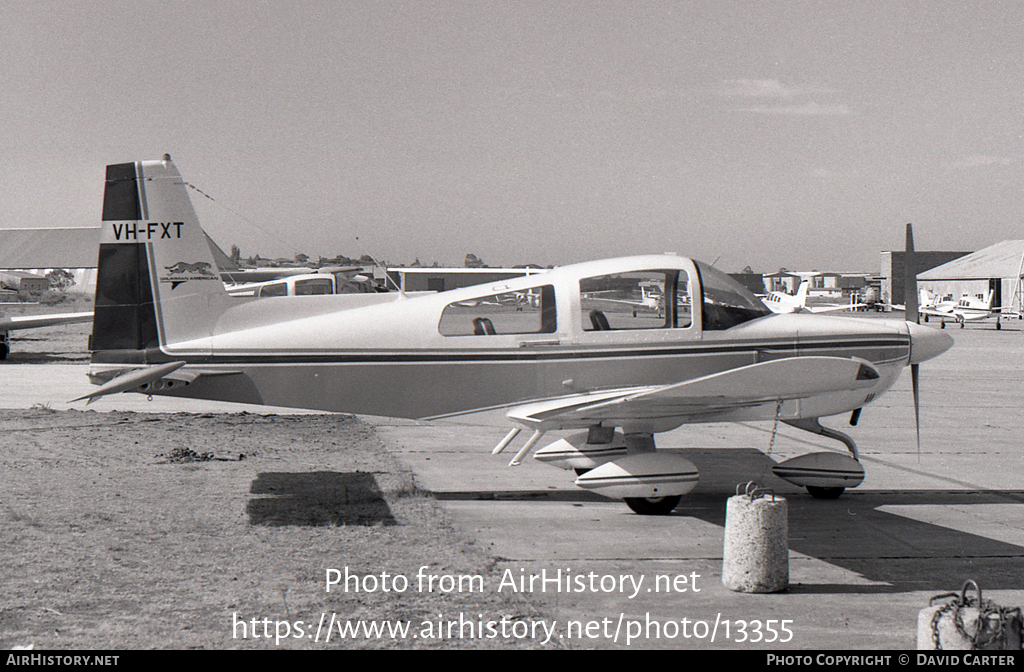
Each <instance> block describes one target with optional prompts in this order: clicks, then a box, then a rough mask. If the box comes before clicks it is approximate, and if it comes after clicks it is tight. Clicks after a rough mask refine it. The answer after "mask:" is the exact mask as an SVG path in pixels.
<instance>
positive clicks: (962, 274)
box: [917, 240, 1024, 314]
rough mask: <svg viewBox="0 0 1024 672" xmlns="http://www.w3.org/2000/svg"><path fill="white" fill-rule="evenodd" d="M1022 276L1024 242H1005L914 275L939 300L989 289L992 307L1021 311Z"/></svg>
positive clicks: (981, 293)
mask: <svg viewBox="0 0 1024 672" xmlns="http://www.w3.org/2000/svg"><path fill="white" fill-rule="evenodd" d="M1022 276H1024V240H1004V241H1003V242H1001V243H996V244H995V245H992V246H990V247H986V248H985V249H983V250H978V251H977V252H973V253H971V254H968V255H966V256H963V257H960V258H958V259H955V260H953V261H950V262H948V263H945V264H942V265H941V266H937V267H935V268H932V269H931V270H928V271H925V272H924V273H920V272H919V273H918V274H917V281H918V286H919V287H923V288H924V289H927V290H928V291H930V292H931V293H932V294H936V295H938V296H940V297H949V298H952V299H959V298H960V297H961V296H963V295H964V294H971V295H976V296H977V295H980V296H981V298H984V296H985V294H986V293H987V292H988V290H989V289H991V290H992V291H993V292H994V293H995V297H994V299H993V301H992V305H993V306H995V307H1000V306H1002V307H1004V308H1009V309H1012V310H1013V311H1014V312H1016V313H1018V314H1020V313H1021V312H1022V311H1021V277H1022Z"/></svg>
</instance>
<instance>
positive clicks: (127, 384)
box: [71, 362, 185, 403]
mask: <svg viewBox="0 0 1024 672" xmlns="http://www.w3.org/2000/svg"><path fill="white" fill-rule="evenodd" d="M183 366H185V362H168V363H167V364H161V365H160V366H148V367H146V368H143V369H131V370H129V371H126V372H125V373H122V374H120V375H119V376H117V377H115V378H112V379H111V380H109V381H107V382H106V383H104V384H103V385H100V386H99V388H97V389H95V390H93V391H92V392H90V393H89V394H85V395H82V396H81V397H78V398H77V399H72V400H71V401H72V402H75V401H81V400H82V399H88V400H89V401H88V402H87V403H92V402H93V401H94V400H95V399H98V398H100V397H104V396H106V395H108V394H117V393H118V392H126V391H128V390H131V389H134V388H136V387H140V386H142V385H145V384H146V383H152V382H154V381H157V380H160V379H161V378H163V377H164V376H167V375H168V374H170V373H173V372H174V371H176V370H178V369H180V368H181V367H183Z"/></svg>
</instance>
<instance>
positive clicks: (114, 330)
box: [91, 154, 229, 361]
mask: <svg viewBox="0 0 1024 672" xmlns="http://www.w3.org/2000/svg"><path fill="white" fill-rule="evenodd" d="M227 296H228V295H227V292H226V291H225V290H224V285H223V283H222V282H221V280H220V275H219V273H218V270H217V264H216V261H215V260H214V255H213V253H212V251H211V249H210V245H209V243H208V239H207V237H206V235H205V233H204V232H203V230H202V228H201V227H200V226H199V220H198V218H197V217H196V213H195V210H194V208H193V207H192V201H191V200H190V199H189V195H188V191H187V185H186V184H185V182H184V180H182V178H181V175H180V174H179V173H178V169H177V168H176V167H175V166H174V164H173V163H172V162H171V157H170V155H167V154H165V155H164V158H163V159H162V160H159V161H139V162H135V163H121V164H114V165H109V166H107V175H106V189H105V191H104V195H103V224H102V231H101V234H100V250H99V259H98V261H97V273H96V305H95V316H94V318H93V335H92V341H91V349H92V350H93V361H97V353H100V352H104V353H106V355H105V356H104V355H101V357H100V358H101V359H104V360H105V361H118V360H121V359H123V357H120V356H116V355H114V354H113V352H118V351H120V352H122V353H123V352H124V351H139V350H142V351H153V349H154V348H158V347H160V348H168V347H171V348H172V349H173V348H174V346H176V345H177V346H178V347H179V348H180V349H184V350H189V351H192V350H200V351H201V350H203V348H204V347H206V348H208V344H207V343H205V342H204V341H206V340H208V338H209V336H211V335H212V333H213V327H214V325H215V324H216V320H217V318H218V317H219V316H220V314H221V313H222V312H223V311H224V310H225V309H226V307H227V306H228V305H229V304H228V298H227ZM186 344H187V345H186ZM112 351H113V352H112ZM133 359H134V360H137V356H136V357H135V358H133Z"/></svg>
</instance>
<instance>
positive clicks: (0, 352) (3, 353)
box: [0, 343, 11, 360]
mask: <svg viewBox="0 0 1024 672" xmlns="http://www.w3.org/2000/svg"><path fill="white" fill-rule="evenodd" d="M10 351H11V349H10V348H9V347H8V346H7V344H6V343H0V360H4V359H7V353H8V352H10Z"/></svg>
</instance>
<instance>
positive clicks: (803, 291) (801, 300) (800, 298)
mask: <svg viewBox="0 0 1024 672" xmlns="http://www.w3.org/2000/svg"><path fill="white" fill-rule="evenodd" d="M810 284H811V283H809V282H807V281H806V280H804V281H802V282H801V283H800V287H799V288H798V289H797V290H796V301H797V303H798V304H799V305H800V307H801V308H803V307H804V306H806V305H807V290H808V288H809V287H810Z"/></svg>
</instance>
